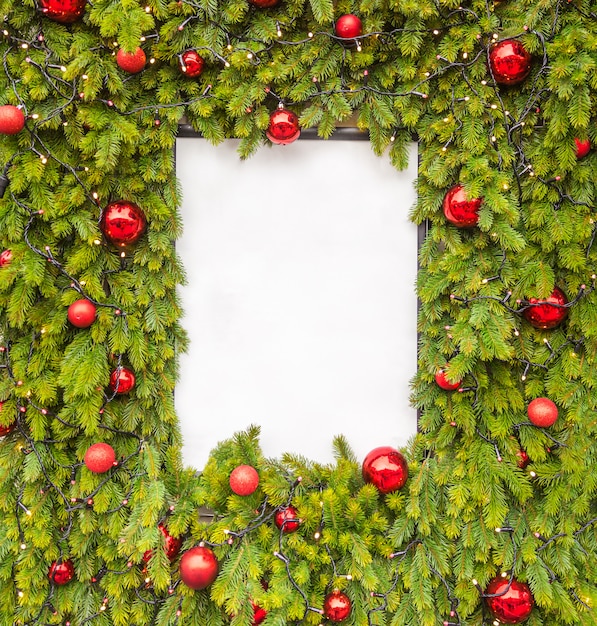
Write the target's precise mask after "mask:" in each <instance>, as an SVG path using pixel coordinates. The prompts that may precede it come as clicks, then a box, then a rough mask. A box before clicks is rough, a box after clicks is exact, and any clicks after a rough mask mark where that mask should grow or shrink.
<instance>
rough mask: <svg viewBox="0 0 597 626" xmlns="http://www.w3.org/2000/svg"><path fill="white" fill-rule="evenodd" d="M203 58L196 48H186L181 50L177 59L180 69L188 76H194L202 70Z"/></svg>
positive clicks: (198, 74)
mask: <svg viewBox="0 0 597 626" xmlns="http://www.w3.org/2000/svg"><path fill="white" fill-rule="evenodd" d="M204 65H205V59H204V58H203V57H202V56H201V55H200V54H199V53H198V52H197V50H187V51H186V52H183V53H182V54H181V55H180V57H179V60H178V67H179V68H180V71H181V72H182V73H183V74H184V75H185V76H188V77H189V78H196V77H197V76H200V75H201V72H203V67H204Z"/></svg>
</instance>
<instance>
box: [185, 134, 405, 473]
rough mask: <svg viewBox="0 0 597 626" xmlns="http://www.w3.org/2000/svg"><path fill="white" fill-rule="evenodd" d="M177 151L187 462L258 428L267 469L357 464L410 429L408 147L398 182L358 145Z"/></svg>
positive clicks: (203, 144)
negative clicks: (352, 457)
mask: <svg viewBox="0 0 597 626" xmlns="http://www.w3.org/2000/svg"><path fill="white" fill-rule="evenodd" d="M237 146H238V142H237V140H226V141H225V142H224V143H222V144H220V145H218V146H215V147H214V146H213V145H211V144H209V143H208V142H207V141H206V140H204V139H201V138H195V137H194V138H179V139H178V140H177V143H176V159H177V161H176V162H177V175H178V178H179V180H180V182H181V185H182V190H183V205H182V216H183V224H184V236H183V237H182V238H181V239H180V240H179V241H178V242H177V250H178V253H179V255H180V257H181V259H182V262H183V264H184V266H185V269H186V272H187V278H188V284H187V285H186V286H185V287H183V288H181V290H180V294H181V297H182V300H183V307H184V309H185V316H184V318H183V319H182V324H183V326H184V327H185V329H186V330H187V332H188V334H189V337H190V350H189V352H188V353H186V354H182V355H181V356H180V369H181V377H180V381H179V383H178V385H177V387H176V393H175V400H176V408H177V412H178V416H179V419H180V423H181V428H182V434H183V441H184V444H183V459H184V462H185V464H187V465H190V466H193V467H195V468H197V469H201V468H202V467H203V466H204V465H205V463H206V461H207V458H208V455H209V452H210V451H211V450H212V449H213V448H214V447H215V445H216V444H217V443H218V442H219V441H221V440H223V439H227V438H229V437H232V436H233V435H234V433H235V432H237V431H240V430H245V429H246V428H247V427H248V426H249V425H251V424H259V425H260V426H261V439H260V441H261V446H262V449H263V452H264V453H265V455H266V456H269V457H279V456H280V455H281V454H282V453H284V452H292V453H296V454H301V455H303V456H306V457H307V458H309V459H311V460H313V461H317V462H322V463H327V462H332V461H333V449H332V440H333V437H334V436H335V435H338V434H343V435H344V436H345V437H346V438H347V440H348V443H349V445H350V446H351V447H352V449H353V451H354V452H355V453H356V455H357V458H359V459H362V458H364V456H365V455H366V454H367V452H369V451H370V450H371V449H373V448H374V447H377V446H380V445H392V446H395V447H399V446H401V445H404V444H405V443H406V442H407V440H408V439H409V438H410V437H411V436H412V435H413V434H414V433H415V431H416V411H415V409H414V408H413V407H411V406H410V403H409V393H410V386H409V384H410V380H411V378H412V377H413V376H414V374H415V371H416V350H417V332H416V295H415V286H414V285H415V280H416V272H417V227H416V226H415V225H414V224H412V223H410V222H409V221H408V217H407V216H408V213H409V211H410V209H411V207H412V205H413V203H414V201H415V190H414V181H415V178H416V175H417V156H416V144H414V143H413V144H412V145H411V146H410V165H409V168H408V170H406V171H403V172H398V171H397V170H396V169H394V168H393V167H392V166H391V165H390V163H389V160H388V159H387V158H385V157H376V156H375V155H374V154H373V152H372V150H371V147H370V145H369V142H368V141H360V140H327V141H323V140H313V141H311V140H304V139H300V140H298V141H295V142H294V143H292V144H290V145H288V146H271V148H270V147H263V148H261V149H260V150H259V152H258V153H257V154H256V155H255V156H252V157H251V158H250V159H248V160H245V161H242V160H241V159H240V158H239V156H238V154H237V152H236V149H237Z"/></svg>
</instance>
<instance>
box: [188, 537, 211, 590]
mask: <svg viewBox="0 0 597 626" xmlns="http://www.w3.org/2000/svg"><path fill="white" fill-rule="evenodd" d="M218 568H219V565H218V560H217V559H216V555H215V554H214V553H213V551H212V550H210V549H209V548H206V547H205V546H195V547H194V548H190V549H189V550H187V551H186V552H185V553H184V554H183V555H182V558H181V559H180V577H181V578H182V582H183V583H184V584H185V585H186V586H187V587H190V588H191V589H205V588H206V587H209V585H211V583H213V581H214V580H215V579H216V578H217V576H218Z"/></svg>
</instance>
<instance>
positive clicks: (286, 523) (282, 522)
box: [274, 505, 301, 533]
mask: <svg viewBox="0 0 597 626" xmlns="http://www.w3.org/2000/svg"><path fill="white" fill-rule="evenodd" d="M274 522H275V524H276V526H277V527H278V528H279V529H280V530H281V531H282V532H283V533H293V532H295V531H296V530H298V527H299V526H300V525H301V520H300V519H299V515H298V511H297V510H296V509H295V508H294V507H293V506H292V505H290V506H286V507H283V508H281V509H278V510H277V511H276V514H275V515H274Z"/></svg>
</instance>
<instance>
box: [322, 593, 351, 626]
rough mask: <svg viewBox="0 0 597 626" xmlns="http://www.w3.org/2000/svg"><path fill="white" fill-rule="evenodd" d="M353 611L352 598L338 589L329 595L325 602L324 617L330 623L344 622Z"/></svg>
mask: <svg viewBox="0 0 597 626" xmlns="http://www.w3.org/2000/svg"><path fill="white" fill-rule="evenodd" d="M351 609H352V604H351V602H350V598H349V597H348V596H347V595H346V594H345V593H343V592H342V591H339V590H338V589H335V590H334V591H332V593H328V595H327V596H326V597H325V600H324V602H323V616H324V617H325V618H326V619H328V620H330V622H343V621H344V620H345V619H346V618H347V617H348V616H349V615H350V611H351Z"/></svg>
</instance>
